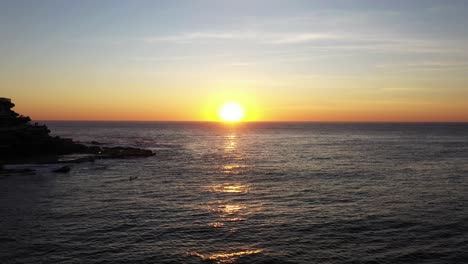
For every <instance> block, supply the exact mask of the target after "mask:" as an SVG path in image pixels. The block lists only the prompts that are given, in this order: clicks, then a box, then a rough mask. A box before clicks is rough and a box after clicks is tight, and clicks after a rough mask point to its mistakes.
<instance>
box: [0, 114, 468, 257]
mask: <svg viewBox="0 0 468 264" xmlns="http://www.w3.org/2000/svg"><path fill="white" fill-rule="evenodd" d="M46 124H47V125H48V126H49V128H50V129H51V130H52V131H53V134H55V135H60V136H65V137H72V138H74V139H76V140H78V141H81V142H90V141H93V140H95V141H99V142H102V143H105V144H107V145H109V146H112V145H126V146H136V147H143V148H148V149H151V150H153V151H154V152H155V153H156V155H155V156H154V157H150V158H139V159H125V160H98V161H96V162H94V163H83V164H73V165H71V166H72V170H71V171H70V173H68V174H54V173H51V172H50V171H51V170H52V169H54V168H57V167H58V166H59V165H53V164H52V165H42V166H39V165H35V166H33V168H34V169H35V170H36V172H35V173H29V174H15V175H1V176H0V263H3V264H6V263H389V264H394V263H417V264H420V263H468V124H390V123H388V124H387V123H375V124H365V123H363V124H359V123H248V124H239V125H226V124H217V123H161V122H152V123H151V122H136V123H131V122H46ZM65 158H66V157H65ZM21 166H22V165H21ZM21 166H19V167H21ZM17 167H18V166H17Z"/></svg>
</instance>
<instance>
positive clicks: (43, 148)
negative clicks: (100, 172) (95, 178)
mask: <svg viewBox="0 0 468 264" xmlns="http://www.w3.org/2000/svg"><path fill="white" fill-rule="evenodd" d="M14 106H15V104H13V103H12V102H11V100H10V99H7V98H0V172H12V171H11V170H7V169H4V167H3V165H6V164H24V163H34V164H52V163H57V164H60V163H67V164H70V163H83V162H94V161H95V160H99V159H128V158H139V157H149V156H153V155H154V153H153V152H152V151H151V150H147V149H141V148H134V147H121V146H116V147H103V146H101V145H102V143H99V142H96V141H92V142H91V143H90V144H82V143H79V142H76V141H74V140H73V139H70V138H62V137H58V136H51V135H50V130H49V129H48V128H47V126H45V125H39V124H37V123H35V124H31V119H30V118H29V117H27V116H22V115H19V114H18V113H16V112H14V111H13V110H12V108H13V107H14ZM69 154H83V155H84V157H80V158H75V159H71V160H66V161H62V160H61V156H63V155H69Z"/></svg>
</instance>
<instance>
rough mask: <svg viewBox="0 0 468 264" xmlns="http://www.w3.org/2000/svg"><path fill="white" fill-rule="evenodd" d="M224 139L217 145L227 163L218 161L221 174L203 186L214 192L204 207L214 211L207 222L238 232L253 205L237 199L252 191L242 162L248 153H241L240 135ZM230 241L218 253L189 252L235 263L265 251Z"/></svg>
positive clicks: (211, 259)
mask: <svg viewBox="0 0 468 264" xmlns="http://www.w3.org/2000/svg"><path fill="white" fill-rule="evenodd" d="M222 139H223V141H224V142H223V143H221V147H220V148H217V149H218V150H219V151H221V152H222V153H221V154H222V161H223V163H224V164H218V165H217V171H218V172H219V173H220V174H219V178H214V180H216V182H214V183H212V184H211V185H208V186H205V187H204V188H205V189H206V190H208V191H209V192H210V193H211V194H212V195H213V200H211V201H209V202H208V203H207V204H205V205H204V208H206V209H207V210H209V211H210V212H212V213H213V215H214V217H213V219H212V221H211V222H210V223H209V224H208V225H209V226H210V227H211V228H213V229H217V230H218V231H217V232H231V233H236V232H238V231H237V230H240V229H239V224H240V222H243V221H247V216H248V215H249V214H251V213H252V208H249V206H248V203H246V202H241V203H239V202H238V198H242V197H245V196H244V195H245V194H246V193H248V192H250V189H251V185H250V184H248V183H246V182H243V181H242V179H243V178H244V176H245V173H246V169H245V168H247V166H246V165H245V164H243V163H244V162H245V155H243V153H242V150H241V149H242V146H239V137H238V135H237V134H236V133H235V132H233V131H231V132H230V133H228V134H227V135H225V136H223V137H222ZM217 179H220V180H221V181H219V180H217ZM234 199H236V200H234ZM254 210H255V209H254ZM228 245H229V244H228V243H227V242H223V244H222V246H221V248H220V249H219V250H220V252H219V253H213V254H201V253H196V252H194V253H190V254H191V255H193V256H197V257H199V258H201V259H202V261H208V262H215V263H235V262H236V261H237V260H238V259H239V258H241V257H243V256H247V255H252V254H258V253H260V252H262V250H260V249H255V248H254V247H252V246H245V247H243V248H241V249H239V248H237V249H233V248H231V247H228Z"/></svg>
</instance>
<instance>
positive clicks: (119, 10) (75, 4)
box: [0, 0, 468, 122]
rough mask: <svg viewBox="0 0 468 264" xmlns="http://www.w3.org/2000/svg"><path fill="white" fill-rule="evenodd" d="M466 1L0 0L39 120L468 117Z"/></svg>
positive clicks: (26, 109) (9, 74)
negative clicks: (227, 109) (222, 112)
mask: <svg viewBox="0 0 468 264" xmlns="http://www.w3.org/2000/svg"><path fill="white" fill-rule="evenodd" d="M467 13H468V1H449V0H441V1H431V0H421V1H416V0H414V1H412V0H401V1H399V0H394V1H383V0H382V1H380V0H372V1H364V0H363V1H353V0H346V1H344V0H343V1H330V0H327V1H313V0H305V1H295V0H284V1H275V0H270V1H252V0H250V1H242V0H240V1H222V0H216V1H214V0H213V1H197V0H193V1H178V0H168V1H156V0H153V1H143V0H135V1H130V0H128V1H117V0H109V1H106V0H101V1H86V0H82V1H71V0H69V1H67V0H54V1H52V0H42V1H35V0H34V1H33V0H31V1H23V0H11V1H8V0H0V97H8V98H11V99H12V100H13V101H14V103H15V104H16V107H15V110H16V111H17V112H19V113H21V114H25V115H29V116H31V118H33V119H34V120H155V121H156V120H161V121H209V120H216V119H217V115H216V113H217V109H218V108H219V107H220V105H222V104H223V103H224V102H239V103H240V104H242V105H243V106H244V107H245V108H246V120H247V121H405V122H406V121H407V122H413V121H419V122H427V121H468V77H467V76H468V45H467V43H468V16H467V15H466V14H467Z"/></svg>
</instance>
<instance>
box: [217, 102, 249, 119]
mask: <svg viewBox="0 0 468 264" xmlns="http://www.w3.org/2000/svg"><path fill="white" fill-rule="evenodd" d="M218 114H219V117H220V118H221V120H223V121H226V122H239V121H241V120H242V119H243V118H244V115H245V111H244V108H243V107H242V105H240V104H239V103H233V102H231V103H225V104H223V105H222V106H221V108H220V109H219V112H218Z"/></svg>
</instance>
